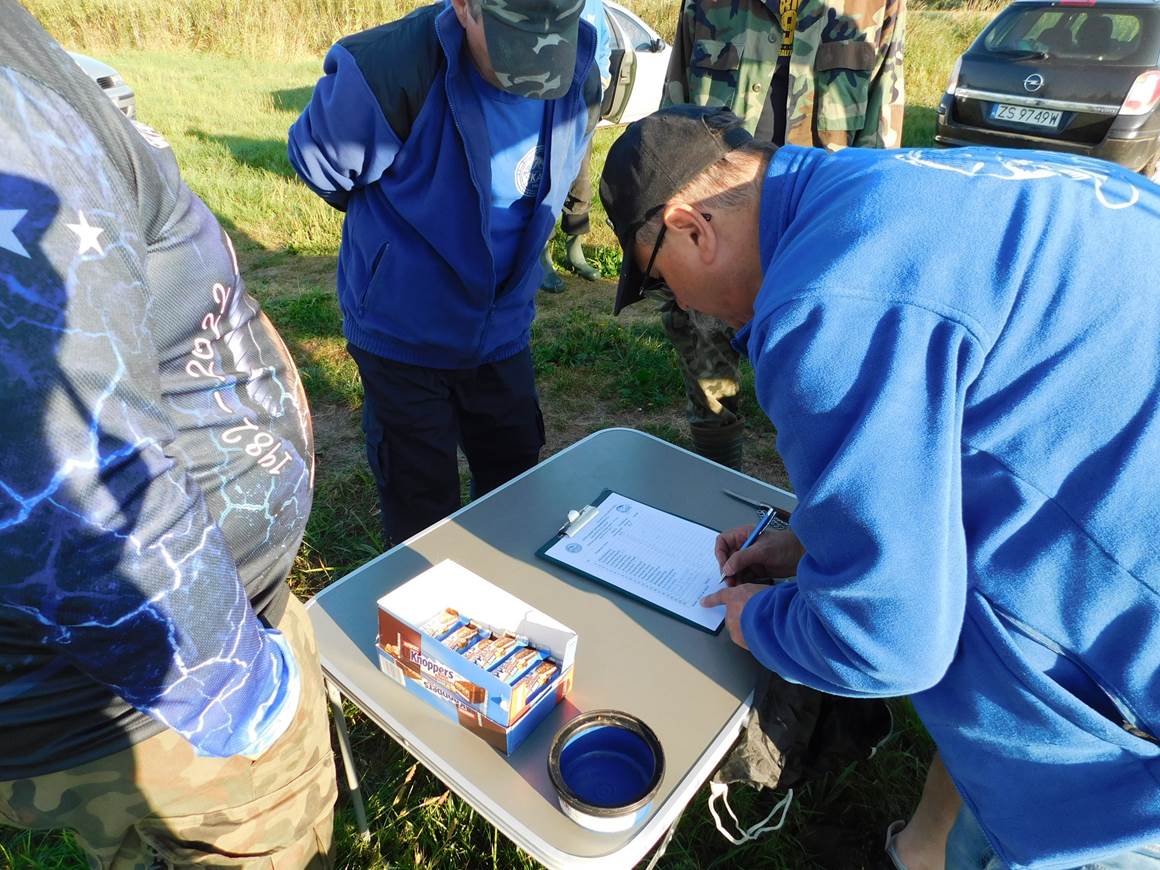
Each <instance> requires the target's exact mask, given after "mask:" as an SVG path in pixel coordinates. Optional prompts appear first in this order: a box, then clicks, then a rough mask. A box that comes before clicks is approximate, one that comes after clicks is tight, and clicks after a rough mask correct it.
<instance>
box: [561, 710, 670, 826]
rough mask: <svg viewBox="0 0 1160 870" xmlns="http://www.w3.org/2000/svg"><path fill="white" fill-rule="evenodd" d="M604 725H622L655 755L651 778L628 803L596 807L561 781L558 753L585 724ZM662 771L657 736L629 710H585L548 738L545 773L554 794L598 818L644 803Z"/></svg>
mask: <svg viewBox="0 0 1160 870" xmlns="http://www.w3.org/2000/svg"><path fill="white" fill-rule="evenodd" d="M607 726H613V727H616V728H623V729H624V730H626V731H631V732H633V733H634V734H636V735H637V736H638V737H640V738H641V739H642V740H644V742H645V743H646V744H648V747H649V749H651V750H652V753H653V757H654V758H655V759H656V764H655V765H654V767H653V776H652V780H651V781H650V782H649V784H648V787H647V788H646V789H645V793H644V794H643V795H642V796H641V797H640V798H639V799H637V800H635V801H633V802H632V803H631V804H624V805H622V806H619V807H598V806H593V805H592V804H590V803H587V802H585V801H584V800H583V799H582V798H581V797H580V796H579V795H577V794H576V793H575V792H574V791H572V789H571V788H569V787H568V784H567V783H566V782H564V777H563V774H561V772H560V755H561V753H562V752H563V751H564V747H565V746H566V745H567V743H568V741H569V740H570V739H571V738H572V737H574V736H575V735H576V734H578V733H579V732H581V731H586V730H588V729H589V728H596V727H607ZM664 775H665V752H664V750H663V749H662V748H661V742H660V740H658V739H657V736H656V734H654V733H653V730H652V729H651V728H649V727H648V725H646V724H645V723H644V722H643V721H642V720H641V719H639V718H638V717H636V716H633V715H632V714H631V713H624V712H622V711H620V710H593V711H591V712H589V713H581V714H580V715H579V716H576V717H575V718H574V719H572V720H570V721H569V722H567V723H565V724H564V727H563V728H561V729H560V730H559V731H558V732H557V733H556V736H555V737H554V738H552V750H551V752H549V753H548V777H549V778H550V779H551V780H552V785H553V786H555V788H556V794H557V795H559V797H560V799H561V800H563V801H565V802H566V803H567V804H568V805H569V806H571V807H573V808H575V809H576V810H579V811H580V812H582V813H586V814H587V815H590V816H596V817H598V818H609V817H612V816H624V815H628V814H630V813H635V812H636V811H637V810H639V809H640V808H641V807H643V806H647V805H648V803H649V801H651V800H652V799H653V797H654V796H655V795H656V793H657V789H659V788H660V786H661V780H662V779H663V778H664Z"/></svg>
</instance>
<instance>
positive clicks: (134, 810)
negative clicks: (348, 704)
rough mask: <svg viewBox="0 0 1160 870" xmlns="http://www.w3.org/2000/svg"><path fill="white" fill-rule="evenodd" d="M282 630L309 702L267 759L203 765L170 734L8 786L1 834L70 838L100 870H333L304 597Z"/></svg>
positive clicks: (328, 791) (2, 799) (331, 787)
mask: <svg viewBox="0 0 1160 870" xmlns="http://www.w3.org/2000/svg"><path fill="white" fill-rule="evenodd" d="M277 627H278V628H279V629H281V630H282V632H283V633H284V634H285V635H286V638H287V639H288V640H289V642H290V645H291V647H292V648H293V650H294V654H295V656H297V658H298V663H299V666H300V669H301V673H302V700H301V702H300V704H299V707H298V714H297V716H296V717H295V719H294V722H293V723H292V724H291V726H290V728H289V729H288V730H287V731H286V733H285V734H283V735H282V737H280V738H279V739H278V741H277V742H276V743H275V744H274V745H273V746H271V747H270V748H269V749H268V750H267V751H266V752H265V754H263V755H262V756H261V758H258V759H256V760H251V759H248V758H242V757H240V756H234V757H233V758H201V757H199V756H197V755H195V754H194V751H193V746H192V745H191V744H190V743H189V742H188V741H187V740H186V739H185V738H183V737H181V736H180V735H178V734H177V733H176V732H174V731H163V732H162V733H160V734H158V735H156V736H154V737H151V738H149V739H148V740H144V741H142V742H141V743H138V744H137V745H135V746H133V747H131V748H129V749H126V750H124V751H122V752H117V753H114V754H113V755H110V756H107V757H105V758H101V759H98V760H97V761H93V762H89V763H88V764H83V765H80V766H79V767H75V768H72V769H71V770H63V771H59V772H57V773H50V774H45V775H43V776H37V777H33V778H31V779H22V780H14V781H11V782H0V822H3V823H6V824H10V825H14V826H16V827H18V828H33V829H47V828H71V829H72V830H73V831H74V832H75V833H76V836H77V840H78V841H79V842H80V844H81V846H83V847H84V849H85V851H86V852H87V853H88V857H89V865H90V866H91V867H94V868H111V870H130V868H133V870H148V868H154V867H157V866H165V867H173V868H177V867H233V868H246V870H258V868H261V870H283V868H285V870H297V868H303V867H311V868H314V867H330V866H331V865H332V860H331V856H330V852H331V841H332V837H333V825H334V801H335V798H336V796H337V784H336V781H335V774H334V755H333V753H332V752H331V748H330V730H329V723H328V721H327V707H326V703H325V699H324V694H323V687H322V672H321V670H320V668H319V666H318V649H317V647H316V646H315V642H314V632H313V631H312V630H311V627H310V622H309V620H308V619H307V616H306V610H305V608H303V606H302V604H301V603H300V602H299V601H298V599H296V598H295V597H294V596H293V595H291V596H290V600H289V602H288V603H287V607H286V612H285V614H284V615H283V617H282V620H281V621H280V623H279V624H278V626H277Z"/></svg>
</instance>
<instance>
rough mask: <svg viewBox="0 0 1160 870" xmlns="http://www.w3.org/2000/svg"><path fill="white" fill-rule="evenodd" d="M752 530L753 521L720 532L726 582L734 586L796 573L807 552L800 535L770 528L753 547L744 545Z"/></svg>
mask: <svg viewBox="0 0 1160 870" xmlns="http://www.w3.org/2000/svg"><path fill="white" fill-rule="evenodd" d="M751 531H753V526H752V525H748V526H738V527H737V528H735V529H730V530H729V531H727V532H722V533H721V534H719V535H718V536H717V544H716V546H715V548H714V550H715V553H716V556H717V564H718V565H720V566H721V573H722V574H723V575H724V576H725V582H726V583H727V584H729V585H730V586H733V585H735V584H736V583H738V582H750V581H754V580H767V579H769V578H772V577H792V576H793V575H794V574H795V573H796V572H797V564H798V562H799V561H801V557H802V554H803V553H804V552H805V550H804V549H803V548H802V545H801V543H800V542H799V541H798V539H797V536H796V535H795V534H794V533H793V532H791V531H787V530H780V529H779V530H774V531H767V532H766V533H765V534H763V535H762V536H761V537H759V538H758V539H757V540H756V541H754V542H753V544H752V545H751V546H750V547H747V548H746V549H744V550H742V549H740V548H741V545H742V544H743V543H744V542H745V539H746V538H747V537H748V536H749V533H750V532H751Z"/></svg>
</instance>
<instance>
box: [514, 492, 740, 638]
mask: <svg viewBox="0 0 1160 870" xmlns="http://www.w3.org/2000/svg"><path fill="white" fill-rule="evenodd" d="M716 537H717V530H715V529H711V528H709V527H708V526H704V525H701V524H700V523H695V522H693V521H692V520H689V519H687V518H685V517H682V516H680V515H678V514H674V513H671V512H669V511H664V510H661V509H660V508H656V507H653V506H651V505H648V504H645V503H644V502H640V501H637V500H635V499H632V498H630V497H628V496H625V495H622V494H620V493H617V492H615V491H614V490H611V489H605V490H604V491H603V492H601V493H600V495H599V497H598V498H596V499H594V500H593V501H592V503H591V504H588V505H585V506H583V507H582V508H580V509H578V510H573V511H569V512H568V517H567V520H566V522H565V523H564V524H563V525H562V526H561V527H560V528H559V530H558V531H557V532H556V534H554V535H553V536H552V537H551V538H550V539H549V540H548V542H547V543H545V544H544V545H543V546H542V547H540V549H538V550H537V551H536V555H537V556H539V557H540V558H541V559H544V560H545V561H548V562H551V563H552V564H554V565H559V566H560V567H562V568H566V569H568V570H569V571H571V572H573V573H575V574H579V575H580V576H582V577H585V578H587V579H589V580H593V581H595V582H597V583H600V584H602V585H604V586H607V587H609V588H612V589H615V590H616V591H617V592H619V593H621V594H622V595H626V596H628V597H629V598H632V599H634V600H636V601H639V602H641V603H642V604H647V605H648V606H650V607H652V608H654V609H656V610H659V611H661V612H662V613H665V614H667V615H669V616H671V617H672V618H674V619H677V620H680V621H681V622H684V623H686V624H688V625H692V626H693V627H695V628H699V629H701V630H702V631H707V632H709V633H710V634H717V633H718V632H719V631H720V630H721V626H722V625H723V624H724V622H725V608H724V607H723V606H721V607H712V608H706V607H701V606H700V603H699V602H700V599H701V598H702V597H704V596H705V595H708V594H709V593H710V592H715V591H716V590H718V589H721V588H723V584H722V583H721V574H720V569H719V568H718V565H717V560H716V557H715V556H714V554H713V543H714V541H715V540H716Z"/></svg>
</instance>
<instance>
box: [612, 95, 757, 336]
mask: <svg viewBox="0 0 1160 870" xmlns="http://www.w3.org/2000/svg"><path fill="white" fill-rule="evenodd" d="M710 118H714V123H712V124H711V123H709V119H710ZM751 138H752V137H751V136H750V135H749V133H748V131H746V129H745V127H744V126H743V124H742V121H741V119H740V118H738V117H737V116H736V115H733V114H732V113H730V112H729V111H728V110H727V109H722V108H711V107H708V106H688V105H681V106H669V107H668V108H667V109H661V110H660V111H659V112H654V113H653V114H651V115H649V116H648V117H646V118H641V119H640V120H639V121H633V122H632V123H631V124H629V125H628V128H627V129H626V130H625V131H624V133H622V134H621V136H620V138H619V139H617V140H616V141H615V142H613V143H612V147H611V148H610V149H609V151H608V157H607V158H606V159H605V161H604V172H603V173H602V174H601V176H600V199H601V201H602V202H603V203H604V209H605V211H607V212H608V220H609V222H610V223H611V224H612V229H613V231H614V232H615V233H616V239H617V241H619V242H620V248H621V250H622V251H623V252H624V258H623V261H622V263H621V266H620V283H619V284H618V285H617V287H616V306H615V307H614V308H613V309H612V313H613V314H619V313H620V310H621V309H622V308H624V307H625V306H626V305H631V304H632V303H634V302H639V301H640V300H641V299H642V298H643V297H642V296H641V293H640V290H641V285H643V284H644V281H645V278H646V276H645V274H644V272H643V271H641V268H640V266H638V265H637V264H636V261H635V257H634V256H633V240H634V239H635V238H636V233H637V230H639V229H640V228H641V227H642V226H644V225H645V224H646V223H647V222H648V220H649V219H650V218H651V217H652V216H653V215H655V214H656V213H657V212H658V211H660V210H661V209H662V208H664V206H665V204H666V203H667V202H668V201H669V200H670V199H672V198H673V196H674V195H676V193H677V192H678V191H679V190H680V189H681V188H683V187H684V186H685V185H686V184H688V183H689V182H690V181H692V180H693V179H694V178H696V177H697V176H698V175H700V174H701V172H702V171H703V170H705V169H707V168H708V167H709V166H711V165H712V164H714V163H716V162H717V161H718V160H720V159H721V158H722V157H724V156H725V155H726V154H728V153H729V152H730V151H733V150H735V149H737V148H740V147H741V146H742V145H744V144H746V143H747V142H749V141H750V139H751Z"/></svg>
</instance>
